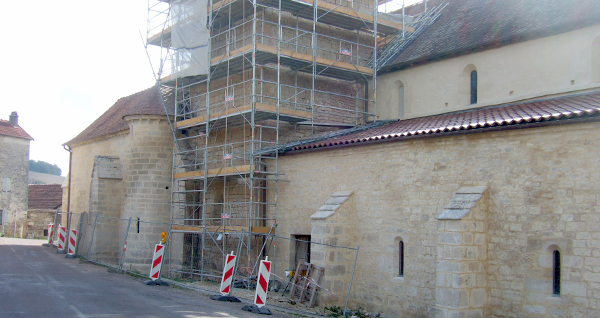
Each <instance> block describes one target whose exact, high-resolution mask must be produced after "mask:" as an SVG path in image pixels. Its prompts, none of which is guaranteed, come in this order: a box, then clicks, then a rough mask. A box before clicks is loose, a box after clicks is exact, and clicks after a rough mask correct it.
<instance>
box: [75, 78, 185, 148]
mask: <svg viewBox="0 0 600 318" xmlns="http://www.w3.org/2000/svg"><path fill="white" fill-rule="evenodd" d="M163 94H164V96H166V97H167V98H168V101H167V103H166V105H167V107H168V108H169V109H168V111H169V115H171V114H173V111H172V109H173V105H174V102H173V101H170V98H171V96H172V91H171V90H170V89H163ZM130 115H165V110H164V107H163V103H162V100H161V97H160V94H159V91H158V89H157V88H156V86H153V87H150V88H148V89H146V90H143V91H141V92H138V93H135V94H133V95H130V96H127V97H122V98H120V99H119V100H117V102H116V103H115V104H114V105H113V106H112V107H111V108H109V109H108V110H107V111H106V112H104V114H102V115H101V116H100V117H98V119H96V120H95V121H94V122H93V123H92V124H91V125H89V126H88V127H87V128H86V129H84V130H83V131H82V132H81V133H79V135H77V137H75V138H73V139H71V140H69V141H68V142H66V143H65V144H66V145H69V146H71V145H74V144H77V143H80V142H84V141H88V140H91V139H94V138H98V137H102V136H106V135H110V134H113V133H117V132H120V131H124V130H128V129H129V125H127V122H126V121H125V120H124V119H123V118H124V117H125V116H130Z"/></svg>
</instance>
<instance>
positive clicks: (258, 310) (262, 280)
mask: <svg viewBox="0 0 600 318" xmlns="http://www.w3.org/2000/svg"><path fill="white" fill-rule="evenodd" d="M270 276H271V262H269V257H268V256H267V257H265V259H264V260H263V261H260V267H259V269H258V282H257V284H256V293H255V294H254V305H252V306H244V307H242V310H245V311H250V312H252V313H255V314H263V315H271V311H270V310H269V309H268V308H263V306H264V305H265V303H266V301H267V291H268V289H269V278H270Z"/></svg>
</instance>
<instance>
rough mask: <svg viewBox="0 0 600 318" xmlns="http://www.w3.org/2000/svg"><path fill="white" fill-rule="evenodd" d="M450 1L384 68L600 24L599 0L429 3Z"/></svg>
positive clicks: (419, 7) (430, 4)
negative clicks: (436, 18) (430, 23)
mask: <svg viewBox="0 0 600 318" xmlns="http://www.w3.org/2000/svg"><path fill="white" fill-rule="evenodd" d="M445 3H448V5H447V6H446V7H445V8H444V9H443V10H442V12H441V16H440V17H439V18H438V20H437V21H435V23H434V24H433V25H431V26H430V27H429V28H428V29H427V30H425V31H424V32H423V34H421V35H420V36H419V37H418V38H417V39H416V40H415V41H414V42H413V43H412V44H410V45H409V46H408V48H407V49H406V50H404V51H403V52H402V53H401V54H400V55H399V56H397V57H396V58H395V59H394V60H393V62H390V63H389V64H388V65H386V66H384V67H383V68H382V69H381V71H380V72H386V71H393V70H397V69H402V68H404V67H408V66H410V65H414V64H419V63H424V62H428V61H432V60H437V59H442V58H447V57H452V56H456V55H460V54H466V53H472V52H474V51H480V50H485V49H489V48H496V47H499V46H502V45H507V44H513V43H517V42H522V41H527V40H531V39H535V38H541V37H545V36H550V35H553V34H559V33H563V32H568V31H572V30H575V29H580V28H584V27H587V26H591V25H594V24H598V23H600V5H598V1H597V0H429V1H427V7H428V8H432V7H433V6H435V5H438V4H445ZM422 8H423V5H422V4H420V5H415V6H412V7H408V8H407V10H406V14H407V15H414V14H416V13H417V12H416V11H417V10H420V11H422Z"/></svg>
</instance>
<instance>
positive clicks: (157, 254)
mask: <svg viewBox="0 0 600 318" xmlns="http://www.w3.org/2000/svg"><path fill="white" fill-rule="evenodd" d="M164 254H165V246H164V245H162V244H156V245H155V246H154V256H152V268H150V279H151V280H153V281H154V280H157V279H159V278H160V269H161V267H162V260H163V255H164Z"/></svg>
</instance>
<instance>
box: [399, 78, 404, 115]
mask: <svg viewBox="0 0 600 318" xmlns="http://www.w3.org/2000/svg"><path fill="white" fill-rule="evenodd" d="M398 118H399V119H402V118H404V84H402V82H400V86H399V87H398Z"/></svg>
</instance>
